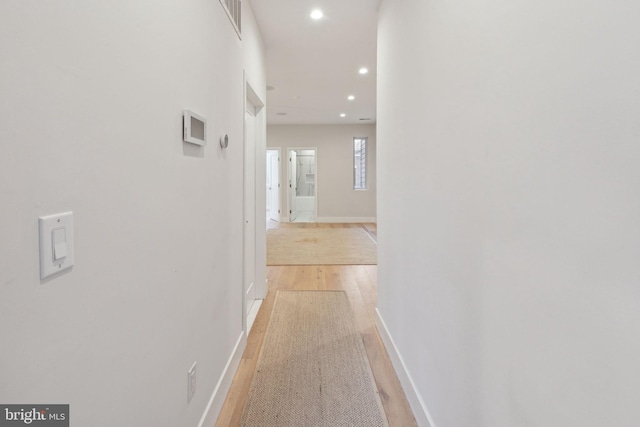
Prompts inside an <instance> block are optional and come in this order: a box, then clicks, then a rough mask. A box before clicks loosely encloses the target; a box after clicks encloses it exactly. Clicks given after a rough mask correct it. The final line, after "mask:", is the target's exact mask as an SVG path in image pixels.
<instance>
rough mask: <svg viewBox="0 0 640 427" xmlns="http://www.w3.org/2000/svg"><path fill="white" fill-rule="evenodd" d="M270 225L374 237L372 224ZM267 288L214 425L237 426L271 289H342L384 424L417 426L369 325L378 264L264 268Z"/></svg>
mask: <svg viewBox="0 0 640 427" xmlns="http://www.w3.org/2000/svg"><path fill="white" fill-rule="evenodd" d="M268 227H269V228H277V227H283V228H284V227H287V228H307V227H333V228H338V227H361V228H363V229H365V231H367V232H368V233H369V234H370V235H371V236H372V237H373V238H374V239H375V238H376V225H375V224H319V223H282V224H279V223H277V222H275V221H270V222H269V223H268ZM267 279H268V280H269V290H268V294H267V298H266V299H265V300H264V302H263V303H262V307H260V311H259V313H258V316H257V317H256V320H255V323H254V325H253V328H252V330H251V333H250V334H249V337H248V339H247V348H246V349H245V351H244V354H243V355H242V360H241V361H240V366H239V368H238V371H237V373H236V375H235V377H234V379H233V383H232V384H231V389H230V390H229V394H228V395H227V399H226V401H225V403H224V406H223V407H222V411H221V413H220V416H219V418H218V421H217V423H216V427H227V426H238V425H239V423H240V417H241V416H242V410H243V408H244V404H245V401H246V398H247V394H248V393H249V387H250V385H251V380H252V378H253V373H254V371H255V367H256V363H257V360H258V354H259V353H260V348H261V346H262V342H263V340H264V335H265V331H266V329H267V324H268V322H269V318H270V316H271V310H272V308H273V302H274V299H275V293H276V290H279V289H283V290H284V289H294V290H344V291H346V293H347V295H348V296H349V301H350V303H351V307H352V308H353V310H354V314H355V318H356V325H357V327H358V330H359V331H360V334H361V335H362V341H363V342H364V347H365V349H366V351H367V356H368V357H369V363H370V364H371V369H372V371H373V375H374V377H375V381H376V385H377V387H378V391H379V393H380V398H381V400H382V405H383V407H384V410H385V413H386V415H387V419H388V421H389V425H390V426H391V427H395V426H401V427H405V426H407V427H409V426H416V425H417V424H416V422H415V419H414V417H413V414H412V412H411V408H410V407H409V404H408V402H407V399H406V397H405V395H404V391H403V390H402V387H401V386H400V382H399V381H398V377H397V376H396V373H395V371H394V369H393V367H392V365H391V361H390V360H389V356H388V355H387V352H386V350H385V348H384V345H383V344H382V341H381V340H380V337H379V335H378V332H377V330H376V327H375V323H374V312H375V306H376V288H377V267H376V266H375V265H341V266H337V265H315V266H309V265H305V266H276V267H267Z"/></svg>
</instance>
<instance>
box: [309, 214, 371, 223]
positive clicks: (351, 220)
mask: <svg viewBox="0 0 640 427" xmlns="http://www.w3.org/2000/svg"><path fill="white" fill-rule="evenodd" d="M315 222H328V223H354V222H364V223H375V222H376V218H375V217H368V216H367V217H365V216H363V217H355V216H345V217H339V216H319V217H318V218H316V221H315Z"/></svg>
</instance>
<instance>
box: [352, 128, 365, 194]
mask: <svg viewBox="0 0 640 427" xmlns="http://www.w3.org/2000/svg"><path fill="white" fill-rule="evenodd" d="M353 189H354V190H366V189H367V138H353Z"/></svg>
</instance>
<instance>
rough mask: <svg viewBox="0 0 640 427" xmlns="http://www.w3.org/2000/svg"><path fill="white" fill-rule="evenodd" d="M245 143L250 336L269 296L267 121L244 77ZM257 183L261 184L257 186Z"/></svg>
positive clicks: (245, 307) (245, 285) (245, 286)
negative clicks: (266, 202) (266, 280)
mask: <svg viewBox="0 0 640 427" xmlns="http://www.w3.org/2000/svg"><path fill="white" fill-rule="evenodd" d="M245 89H246V92H245V95H246V98H245V113H244V144H243V176H244V180H243V218H242V220H243V270H242V327H243V330H244V331H245V333H246V334H247V335H248V334H249V331H250V330H251V326H252V325H253V322H254V320H255V317H256V315H257V313H258V309H259V308H260V305H261V303H262V299H263V298H264V296H265V295H266V282H265V272H264V269H265V268H266V247H264V248H263V243H264V242H266V234H265V233H266V230H265V229H264V228H263V227H257V226H256V223H258V220H259V223H260V224H263V223H264V221H265V220H264V217H263V215H264V214H265V208H264V205H263V203H264V197H265V196H264V195H263V194H264V193H263V191H264V187H263V185H264V184H263V182H264V181H263V179H264V173H265V172H264V169H263V167H264V162H265V160H264V159H265V154H264V153H265V145H266V138H265V136H266V121H265V120H266V119H265V110H264V103H263V102H262V101H261V99H260V97H259V96H258V95H257V94H256V92H255V90H253V88H252V87H251V85H250V84H249V82H248V81H246V78H245ZM258 183H259V184H260V185H259V186H258ZM258 195H259V196H260V197H257V196H258Z"/></svg>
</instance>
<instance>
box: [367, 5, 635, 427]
mask: <svg viewBox="0 0 640 427" xmlns="http://www.w3.org/2000/svg"><path fill="white" fill-rule="evenodd" d="M639 18H640V5H638V3H636V2H616V3H615V5H614V4H606V3H602V2H592V1H587V2H583V1H577V0H553V1H552V0H545V1H542V2H505V1H499V0H489V1H488V2H482V3H477V2H471V1H461V2H420V1H402V0H398V1H392V0H384V1H383V2H382V5H381V8H380V15H379V31H378V34H379V39H378V41H379V52H378V79H379V80H378V96H379V98H378V116H377V117H378V124H377V127H378V137H379V146H378V158H379V165H378V166H379V169H378V176H379V193H378V242H379V256H378V259H379V289H378V305H379V313H380V315H381V318H382V320H383V322H384V323H385V324H386V326H387V332H388V334H389V335H390V336H391V338H392V339H393V340H394V342H395V344H396V350H397V352H398V353H399V356H400V357H401V358H402V359H403V361H404V363H405V366H406V371H405V372H402V373H401V376H404V375H405V374H408V375H409V377H410V378H411V379H412V380H413V382H414V384H415V389H412V388H411V387H410V385H408V383H407V382H406V381H405V386H406V387H407V389H408V390H409V391H408V393H409V395H410V398H411V399H414V410H415V411H416V413H417V415H418V417H419V418H420V419H421V420H423V424H424V425H426V421H425V420H426V418H427V417H426V415H425V414H424V410H428V412H430V415H431V418H432V421H433V422H434V425H436V426H438V427H447V426H451V427H460V426H480V427H482V426H485V427H498V426H504V427H515V426H557V427H566V426H581V427H587V426H594V427H595V426H604V425H608V426H620V427H621V426H635V425H638V420H639V419H640V406H638V405H637V397H638V396H640V365H639V364H638V360H640V339H639V338H638V331H639V329H638V328H639V325H640V286H638V284H639V283H640V263H639V262H638V260H639V259H640V221H639V220H638V218H640V198H639V197H638V194H639V189H640V168H639V167H638V164H640V144H639V143H638V141H639V140H640V127H639V125H638V123H639V122H638V117H640V104H639V103H638V93H640V56H639V55H638V54H637V52H638V49H639V48H640V43H639V40H640V28H639V27H638V25H637V21H638V19H639ZM396 356H397V355H396ZM397 366H398V367H400V365H399V364H398V365H397ZM414 391H415V392H417V394H416V395H414V393H413V392H414ZM419 398H421V399H422V401H423V403H424V407H423V408H420V407H419V406H420V402H419Z"/></svg>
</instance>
